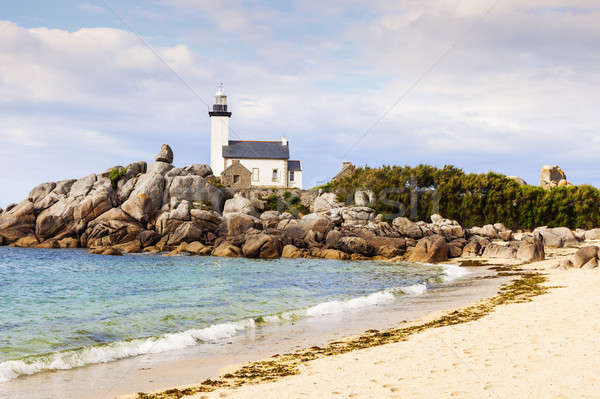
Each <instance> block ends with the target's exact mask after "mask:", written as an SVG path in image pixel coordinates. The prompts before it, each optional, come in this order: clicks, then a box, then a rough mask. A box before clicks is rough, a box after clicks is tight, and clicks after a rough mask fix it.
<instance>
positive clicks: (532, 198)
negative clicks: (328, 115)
mask: <svg viewBox="0 0 600 399" xmlns="http://www.w3.org/2000/svg"><path fill="white" fill-rule="evenodd" d="M322 188H323V189H324V190H325V191H329V192H334V193H336V194H337V196H338V198H339V199H341V200H343V201H345V200H351V199H352V198H353V195H354V192H355V191H356V190H358V189H368V190H372V191H373V192H375V193H376V194H377V199H378V200H377V202H376V204H374V205H373V208H374V209H376V210H377V211H378V212H379V213H383V214H384V217H385V216H386V215H387V216H388V219H391V218H393V217H395V216H407V217H408V216H410V217H411V218H412V219H418V220H429V217H430V216H431V215H432V214H433V213H440V214H441V215H443V216H444V217H446V218H450V219H455V220H457V221H458V222H460V223H461V224H462V225H463V226H466V227H472V226H482V225H484V224H490V223H497V222H501V223H504V224H505V225H506V226H507V227H509V228H512V229H517V228H524V229H531V228H535V227H537V226H544V225H547V226H551V227H556V226H566V227H569V228H572V229H574V228H584V229H589V228H593V227H596V226H598V225H600V190H598V189H597V188H595V187H592V186H585V185H584V186H576V187H556V188H553V189H551V190H544V189H542V188H539V187H534V186H519V185H518V184H517V183H515V182H514V181H513V180H511V179H508V178H507V177H506V176H504V175H501V174H497V173H493V172H490V173H484V174H475V173H470V174H466V173H464V172H463V171H462V170H461V169H458V168H455V167H454V166H444V167H443V168H436V167H433V166H429V165H418V166H416V167H408V166H404V167H401V166H383V167H381V168H369V167H363V168H356V169H355V170H354V172H353V173H352V174H351V175H349V176H347V177H344V178H341V179H338V180H335V181H332V182H330V183H328V184H327V185H325V186H322ZM436 198H437V199H439V201H438V200H436Z"/></svg>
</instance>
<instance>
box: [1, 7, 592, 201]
mask: <svg viewBox="0 0 600 399" xmlns="http://www.w3.org/2000/svg"><path fill="white" fill-rule="evenodd" d="M7 3H8V4H3V6H2V9H1V10H0V167H1V168H2V170H3V171H4V173H2V174H1V175H0V186H1V187H2V190H1V193H2V195H1V196H0V206H6V205H7V204H8V203H11V202H18V201H20V200H22V199H23V198H25V196H26V195H27V193H28V191H29V190H30V189H31V188H32V187H33V186H35V185H37V184H38V183H40V182H44V181H56V180H60V179H65V178H77V177H82V176H85V175H87V174H89V173H92V172H95V173H98V172H101V171H104V170H106V169H108V168H110V167H112V166H114V165H126V164H127V163H129V162H132V161H136V160H146V161H151V160H152V159H153V157H154V155H155V154H156V153H157V152H158V150H159V148H160V145H161V144H162V143H169V144H170V145H171V146H172V147H173V149H174V152H175V164H176V165H186V164H190V163H208V156H209V154H208V140H209V130H208V127H209V120H208V115H207V112H206V111H207V104H210V103H212V100H213V95H214V92H215V86H216V83H217V82H224V84H225V90H226V92H227V94H228V95H229V99H230V103H231V107H232V110H233V117H232V127H233V131H232V138H242V139H276V138H279V137H281V136H282V135H285V136H287V137H288V138H289V139H290V142H291V151H292V156H293V157H294V158H298V159H301V160H302V161H303V166H304V172H305V178H304V182H305V186H313V185H316V184H318V183H321V182H323V181H325V180H327V179H329V178H330V177H331V176H333V175H334V174H335V173H336V172H337V171H338V169H339V167H340V165H341V162H342V161H352V162H354V163H356V164H358V165H364V164H368V165H372V166H377V165H381V164H402V165H404V164H408V165H416V164H418V163H428V164H434V165H439V166H442V165H444V164H453V165H456V166H458V167H461V168H463V169H465V170H466V171H469V172H487V171H489V170H494V171H498V172H501V173H505V174H507V175H517V176H521V177H523V178H525V179H526V180H527V181H528V182H530V183H535V182H536V181H537V179H538V173H539V169H540V167H541V166H542V165H543V164H559V165H560V166H561V167H562V168H563V169H564V170H565V171H566V173H567V177H568V178H569V180H571V181H572V182H574V183H576V184H583V183H590V184H594V185H600V170H599V168H598V167H597V162H596V160H597V158H598V157H597V155H598V153H599V151H600V135H599V134H598V131H599V127H600V116H599V115H598V112H597V104H599V103H600V101H599V100H600V90H599V88H600V71H599V70H598V65H599V62H600V51H599V50H600V25H599V24H598V23H597V21H598V20H599V18H600V9H599V8H600V7H599V6H598V5H597V4H595V3H597V2H595V1H590V0H575V1H569V2H566V1H557V0H545V1H541V0H531V1H528V2H526V3H523V2H522V1H516V0H502V1H498V2H497V3H494V2H493V1H489V2H488V1H483V0H461V1H454V0H425V1H423V0H419V1H417V0H404V1H395V2H389V1H383V0H371V1H362V0H351V1H342V0H331V1H319V2H317V1H314V0H304V1H259V0H255V1H236V0H229V1H219V2H217V1H206V0H150V1H148V0H147V1H133V0H128V1H123V0H121V1H118V2H117V1H115V0H106V1H103V0H100V1H93V0H90V1H76V0H68V1H64V0H61V1H55V2H48V1H41V0H24V1H22V2H18V3H17V2H7ZM493 4H495V5H494V6H493V7H492V8H491V9H490V6H492V5H493ZM145 43H148V44H149V45H150V47H151V48H152V49H150V48H148V47H147V46H146V44H145ZM154 52H156V53H158V54H159V55H160V58H159V57H158V56H156V54H154ZM442 55H445V56H444V57H443V58H441V60H440V57H441V56H442ZM161 58H162V59H163V60H164V61H165V62H166V63H167V64H168V66H167V65H165V64H164V63H163V62H162V61H161ZM438 60H439V62H438ZM432 66H433V68H432ZM173 71H175V72H176V73H174V72H173ZM425 72H427V73H425ZM424 73H425V74H424ZM423 74H424V76H423ZM178 76H179V77H180V78H181V79H182V80H184V81H185V82H186V84H183V83H182V82H181V80H180V79H179V78H178ZM421 76H423V79H422V80H419V78H420V77H421ZM417 81H418V82H419V83H418V85H416V86H415V87H414V89H413V90H410V91H409V93H408V95H406V96H405V97H403V98H402V100H401V101H400V102H398V100H399V99H400V97H401V95H402V94H403V93H405V92H406V91H407V89H409V88H411V87H413V85H414V83H415V82H417ZM397 102H398V104H397V106H395V107H394V108H393V109H391V107H392V105H393V104H395V103H397ZM390 109H391V111H390ZM388 111H389V112H388ZM384 115H385V117H384V118H382V116H384ZM366 132H368V133H367V134H366V136H365V133H366ZM363 136H364V139H362V140H361V137H363Z"/></svg>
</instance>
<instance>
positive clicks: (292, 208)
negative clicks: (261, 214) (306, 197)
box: [265, 191, 310, 217]
mask: <svg viewBox="0 0 600 399" xmlns="http://www.w3.org/2000/svg"><path fill="white" fill-rule="evenodd" d="M265 210H268V211H279V212H281V213H283V212H289V213H291V214H292V215H294V217H299V216H301V215H306V214H308V213H310V210H309V209H308V208H307V207H305V206H304V205H302V203H301V202H300V197H298V196H297V195H293V194H292V193H290V192H288V191H286V192H284V193H283V194H282V196H281V197H280V196H278V195H277V194H271V195H270V196H269V197H268V198H267V200H266V204H265Z"/></svg>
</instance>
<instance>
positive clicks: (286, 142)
mask: <svg viewBox="0 0 600 399" xmlns="http://www.w3.org/2000/svg"><path fill="white" fill-rule="evenodd" d="M281 145H288V139H287V137H286V136H281Z"/></svg>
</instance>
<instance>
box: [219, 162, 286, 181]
mask: <svg viewBox="0 0 600 399" xmlns="http://www.w3.org/2000/svg"><path fill="white" fill-rule="evenodd" d="M231 162H232V160H231V159H228V160H227V166H229V165H231ZM240 163H241V164H242V165H243V166H244V167H245V168H246V169H248V170H249V171H250V172H252V169H254V168H258V169H259V176H258V177H259V180H258V181H254V176H252V178H251V184H252V185H253V186H266V187H286V185H287V161H286V160H284V159H240ZM273 169H277V170H278V171H279V180H278V181H275V182H274V181H273V180H272V177H273Z"/></svg>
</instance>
